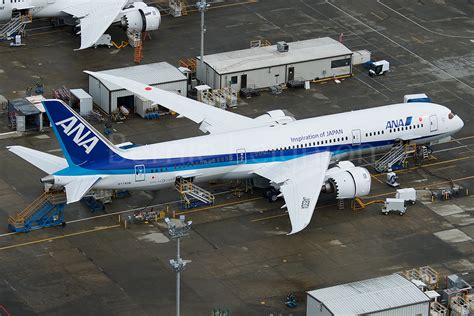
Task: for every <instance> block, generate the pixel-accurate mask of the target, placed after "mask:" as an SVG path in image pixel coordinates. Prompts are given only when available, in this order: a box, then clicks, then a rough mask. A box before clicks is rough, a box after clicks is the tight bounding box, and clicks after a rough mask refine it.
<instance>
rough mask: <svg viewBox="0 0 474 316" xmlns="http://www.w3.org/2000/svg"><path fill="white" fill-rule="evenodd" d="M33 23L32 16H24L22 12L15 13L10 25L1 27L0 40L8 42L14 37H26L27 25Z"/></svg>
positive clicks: (9, 22)
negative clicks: (18, 35)
mask: <svg viewBox="0 0 474 316" xmlns="http://www.w3.org/2000/svg"><path fill="white" fill-rule="evenodd" d="M31 22H32V17H31V15H30V14H27V15H24V14H21V12H18V11H16V12H13V16H12V18H11V19H10V21H8V23H6V24H3V25H2V26H0V39H2V40H8V39H10V38H11V37H12V36H13V35H16V34H20V35H22V36H24V35H25V28H26V25H27V24H29V23H31Z"/></svg>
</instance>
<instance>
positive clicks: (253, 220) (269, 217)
mask: <svg viewBox="0 0 474 316" xmlns="http://www.w3.org/2000/svg"><path fill="white" fill-rule="evenodd" d="M333 206H337V204H329V205H322V206H318V207H316V208H314V211H316V210H320V209H323V208H328V207H333ZM287 215H288V212H285V213H284V214H277V215H271V216H267V217H261V218H257V219H252V220H251V221H250V222H252V223H255V222H260V221H264V220H266V219H272V218H276V217H282V216H287Z"/></svg>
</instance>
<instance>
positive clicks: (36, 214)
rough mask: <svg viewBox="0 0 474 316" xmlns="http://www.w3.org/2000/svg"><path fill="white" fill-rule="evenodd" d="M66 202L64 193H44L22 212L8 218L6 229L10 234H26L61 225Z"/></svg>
mask: <svg viewBox="0 0 474 316" xmlns="http://www.w3.org/2000/svg"><path fill="white" fill-rule="evenodd" d="M66 201H67V199H66V193H64V192H44V193H43V194H42V195H41V196H40V197H39V198H38V199H36V200H35V201H34V202H33V203H31V204H30V205H28V207H26V208H25V209H24V210H23V211H21V212H19V213H17V214H16V215H14V216H10V217H9V218H8V229H9V230H10V231H12V232H28V231H30V230H33V229H39V228H44V227H51V226H58V225H63V224H64V212H63V211H64V207H65V205H66Z"/></svg>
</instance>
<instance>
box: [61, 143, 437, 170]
mask: <svg viewBox="0 0 474 316" xmlns="http://www.w3.org/2000/svg"><path fill="white" fill-rule="evenodd" d="M440 135H441V134H437V135H430V136H426V137H422V138H419V139H424V138H431V137H436V136H440ZM393 143H394V140H384V141H373V142H366V143H362V144H360V145H352V144H337V145H330V146H318V147H307V148H295V149H286V150H274V151H272V150H270V151H268V150H267V151H261V152H247V153H246V160H245V162H243V163H240V162H239V164H244V163H245V164H259V163H268V162H279V161H287V160H291V159H295V158H298V157H301V156H305V155H312V154H315V153H318V152H327V151H329V152H331V153H332V154H333V155H339V154H343V153H349V152H352V151H359V150H363V149H368V148H374V147H381V146H387V145H392V144H393ZM301 145H302V144H301ZM238 155H239V154H238V153H235V152H234V153H230V154H220V155H208V156H201V157H178V158H167V159H145V160H131V159H124V158H120V157H116V156H115V157H114V156H112V157H111V159H110V160H108V161H101V162H91V163H90V164H89V165H88V166H87V168H81V167H69V168H66V169H63V170H60V171H58V172H56V173H55V175H58V176H78V175H94V174H110V175H114V174H115V175H117V174H134V173H135V166H137V165H145V168H146V173H164V172H175V171H183V170H199V169H206V168H217V167H228V166H236V165H237V164H238V163H237V157H238Z"/></svg>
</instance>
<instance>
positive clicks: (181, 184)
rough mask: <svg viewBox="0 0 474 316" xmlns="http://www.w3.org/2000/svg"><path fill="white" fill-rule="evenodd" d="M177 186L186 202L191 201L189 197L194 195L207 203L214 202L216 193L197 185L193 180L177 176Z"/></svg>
mask: <svg viewBox="0 0 474 316" xmlns="http://www.w3.org/2000/svg"><path fill="white" fill-rule="evenodd" d="M175 187H176V190H178V192H179V193H180V194H181V196H182V198H183V199H184V201H185V202H186V203H189V202H190V200H189V197H192V198H194V199H196V200H199V201H201V202H203V203H206V204H213V203H214V200H215V197H214V195H213V194H212V193H211V192H209V191H207V190H204V189H203V188H201V187H199V186H197V185H196V184H194V183H193V182H192V181H191V180H186V179H184V178H177V179H176V182H175Z"/></svg>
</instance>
